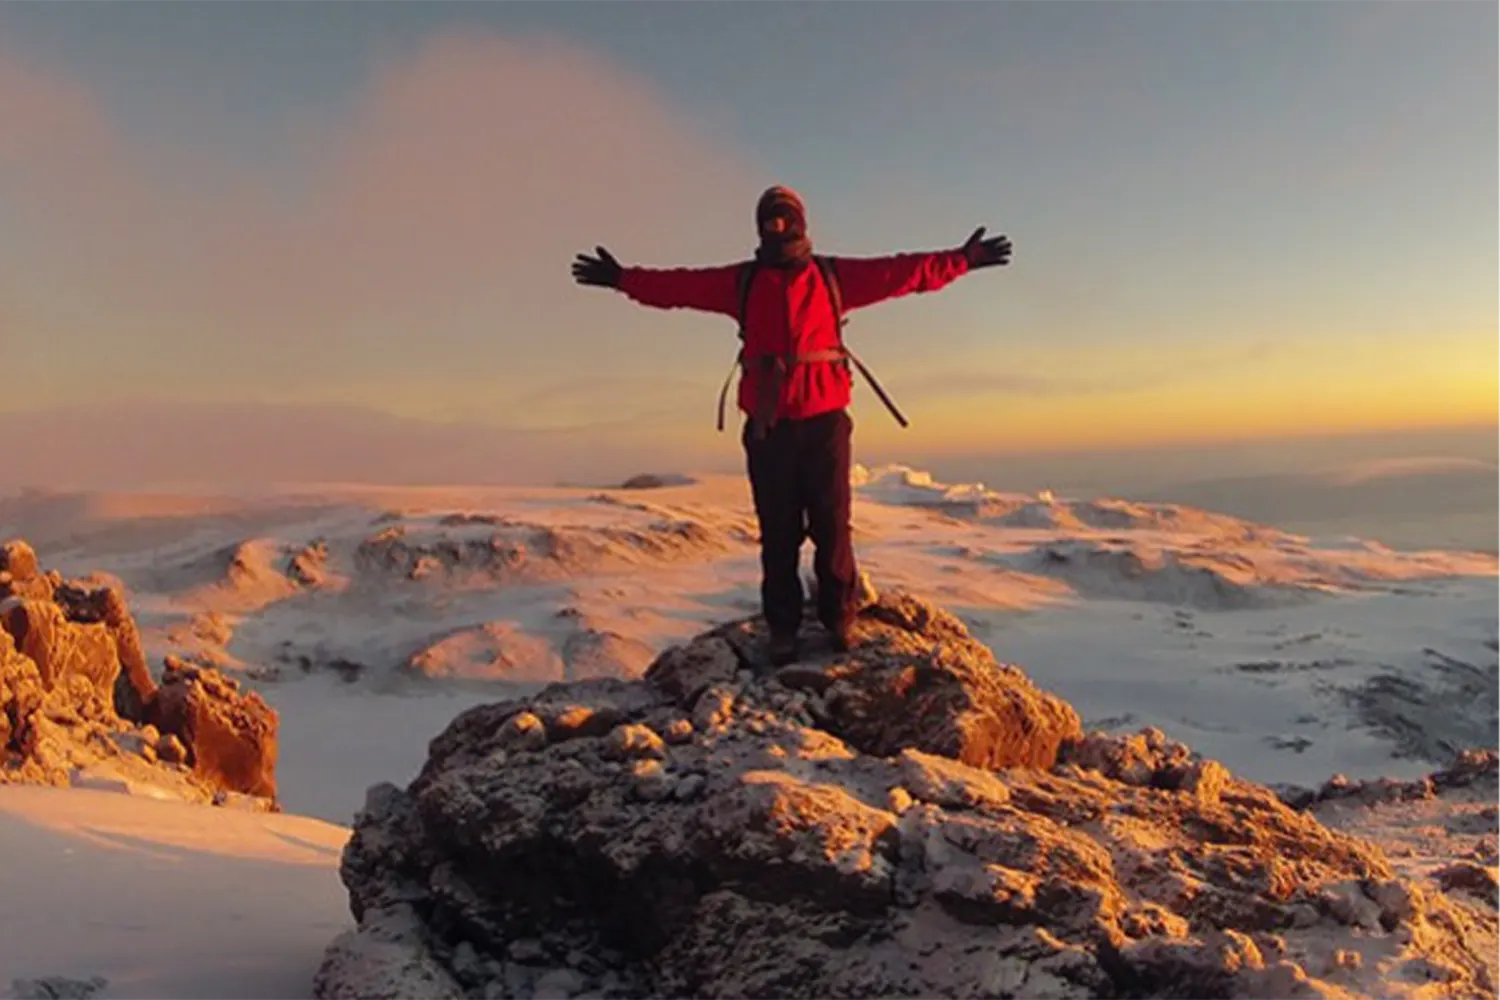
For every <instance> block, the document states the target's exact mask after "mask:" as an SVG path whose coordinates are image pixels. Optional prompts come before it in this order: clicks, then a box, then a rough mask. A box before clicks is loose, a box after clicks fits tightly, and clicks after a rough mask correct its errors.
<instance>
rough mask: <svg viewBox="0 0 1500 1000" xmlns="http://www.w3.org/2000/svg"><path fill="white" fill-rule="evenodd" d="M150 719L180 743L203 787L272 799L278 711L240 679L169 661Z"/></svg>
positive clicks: (205, 668) (274, 783)
mask: <svg viewBox="0 0 1500 1000" xmlns="http://www.w3.org/2000/svg"><path fill="white" fill-rule="evenodd" d="M151 718H152V720H153V721H154V722H155V723H156V726H157V728H158V729H159V730H160V731H162V732H164V733H170V734H172V735H174V736H177V737H178V738H179V739H180V740H181V741H182V744H183V748H184V750H185V756H186V762H187V763H188V764H189V766H190V767H191V768H192V771H193V773H194V774H195V775H197V776H198V777H199V778H200V779H201V780H203V781H204V782H206V783H207V784H209V785H212V786H214V787H216V788H221V789H224V790H225V791H230V792H237V793H239V794H242V795H250V796H255V797H260V798H266V799H275V798H276V727H277V721H278V720H277V716H276V711H275V709H273V708H271V706H270V705H267V704H266V702H265V699H263V698H261V696H260V695H259V694H257V693H255V692H254V691H246V690H242V689H241V687H240V683H239V681H236V680H234V679H233V678H230V677H225V676H224V675H223V674H221V673H219V672H218V671H217V670H214V669H212V668H209V667H199V666H195V665H193V664H189V663H184V662H182V661H180V660H176V659H175V658H168V663H167V671H166V673H165V674H164V675H163V676H162V686H161V692H160V694H159V695H158V696H157V698H156V700H155V702H154V703H153V704H152V706H151Z"/></svg>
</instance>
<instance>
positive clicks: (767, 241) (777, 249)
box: [755, 185, 812, 264]
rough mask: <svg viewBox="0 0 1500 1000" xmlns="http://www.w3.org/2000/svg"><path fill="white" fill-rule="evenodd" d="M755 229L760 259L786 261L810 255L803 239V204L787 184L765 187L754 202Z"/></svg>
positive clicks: (804, 227) (804, 214)
mask: <svg viewBox="0 0 1500 1000" xmlns="http://www.w3.org/2000/svg"><path fill="white" fill-rule="evenodd" d="M755 229H756V232H757V233H759V234H760V249H759V250H758V251H756V256H758V257H759V258H760V259H761V261H762V262H764V263H768V264H787V263H796V262H799V261H804V260H806V259H807V258H808V257H809V256H811V254H812V242H811V241H810V240H809V239H808V238H807V207H806V206H805V205H803V203H802V198H801V196H800V195H798V194H797V192H795V191H793V190H792V189H791V188H789V187H782V186H780V185H778V186H776V187H773V188H768V189H767V190H766V192H765V193H764V194H762V195H761V196H760V201H758V202H756V204H755Z"/></svg>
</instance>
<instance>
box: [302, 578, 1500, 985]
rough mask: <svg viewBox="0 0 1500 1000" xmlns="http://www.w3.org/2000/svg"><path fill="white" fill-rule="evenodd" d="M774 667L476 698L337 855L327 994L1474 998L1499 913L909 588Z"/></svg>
mask: <svg viewBox="0 0 1500 1000" xmlns="http://www.w3.org/2000/svg"><path fill="white" fill-rule="evenodd" d="M857 639H858V644H857V646H856V649H855V650H854V652H852V653H850V654H845V655H842V656H832V655H828V656H822V657H815V658H814V659H813V660H812V661H811V662H807V663H802V664H797V665H795V666H791V667H786V668H782V669H781V670H778V671H774V672H773V671H771V670H769V669H766V668H763V667H762V663H763V662H764V656H763V655H762V654H763V649H762V645H763V642H764V634H763V631H762V626H761V624H760V623H759V622H758V621H753V620H752V621H748V622H740V623H735V624H733V625H729V626H725V627H723V628H720V629H716V630H714V631H712V632H709V633H707V634H705V635H703V636H701V637H699V638H698V639H696V640H694V641H693V642H691V643H689V644H688V645H686V646H683V647H680V648H677V649H673V650H670V651H668V652H666V653H664V654H663V655H662V656H661V657H660V658H659V659H658V661H657V662H656V663H654V664H653V665H652V667H651V669H650V670H649V671H648V673H647V676H646V678H645V679H644V680H641V681H635V682H625V681H620V680H612V679H600V680H592V681H586V682H582V683H577V684H571V685H554V686H552V687H549V688H547V689H545V690H544V691H542V692H541V693H539V694H538V695H536V696H535V697H532V698H527V699H519V700H514V701H508V702H503V703H499V704H492V705H485V706H480V707H477V708H474V709H472V710H470V711H468V712H465V713H463V714H462V715H460V716H458V717H457V718H456V719H454V721H453V722H452V723H451V724H450V725H449V727H448V728H447V729H446V730H445V731H444V732H443V733H442V734H441V735H439V736H438V737H437V738H436V739H435V740H433V742H432V744H431V746H430V755H429V758H428V761H427V763H426V765H425V766H424V768H423V769H422V771H421V773H420V774H419V775H418V777H417V778H416V780H415V781H413V782H412V783H411V785H410V786H409V787H407V788H405V789H401V788H398V787H396V786H394V785H390V784H382V785H377V786H375V787H374V788H372V789H370V792H369V795H368V798H367V801H366V805H365V808H364V810H363V811H362V812H361V813H360V815H359V817H358V819H357V821H356V825H355V830H354V835H353V837H352V838H351V840H350V842H349V844H348V846H347V847H346V849H345V852H344V856H343V861H342V865H341V875H342V878H343V880H344V883H345V885H346V886H347V887H348V889H349V893H350V902H351V909H352V911H353V914H354V916H355V918H356V919H357V920H358V922H359V926H358V928H357V929H356V930H353V931H350V932H347V933H346V934H344V935H342V936H341V937H340V938H339V939H338V940H337V941H336V942H334V944H333V945H332V946H331V947H330V948H329V950H328V953H327V955H326V957H325V961H324V964H323V966H322V968H321V969H320V971H319V973H318V977H317V980H316V983H315V991H316V993H317V994H318V995H319V996H321V997H355V996H359V997H371V996H386V997H397V996H399V997H459V996H469V997H532V996H537V997H540V996H583V995H593V996H605V997H636V996H640V997H644V996H662V997H690V996H691V997H730V996H736V997H737V996H783V997H814V996H817V997H826V996H949V997H956V996H974V997H979V996H994V997H1003V996H1027V997H1032V996H1039V997H1040V996H1050V997H1145V996H1157V997H1172V996H1178V997H1185V996H1192V997H1229V996H1261V997H1273V996H1274V997H1294V996H1308V997H1311V996H1377V995H1378V996H1393V995H1402V994H1409V995H1418V994H1420V995H1422V996H1454V997H1457V996H1471V995H1478V994H1483V993H1493V991H1494V988H1495V983H1494V975H1495V973H1494V969H1493V955H1486V954H1485V953H1484V951H1483V949H1482V948H1480V947H1477V946H1474V945H1472V944H1470V943H1467V942H1468V939H1467V938H1466V934H1467V933H1468V932H1469V931H1470V930H1472V929H1473V928H1474V927H1476V926H1477V925H1479V924H1482V923H1483V922H1484V921H1485V920H1488V921H1489V924H1488V925H1487V926H1488V927H1489V930H1490V933H1491V937H1493V922H1494V921H1493V911H1492V910H1486V909H1485V907H1484V905H1483V904H1482V903H1480V902H1476V901H1474V900H1473V899H1472V898H1471V897H1470V896H1465V897H1463V898H1460V897H1459V896H1457V895H1455V896H1451V897H1450V896H1449V895H1447V894H1446V893H1445V892H1444V891H1443V890H1442V888H1441V887H1440V886H1439V885H1438V884H1437V883H1436V882H1432V881H1426V882H1423V881H1420V880H1416V879H1410V878H1404V877H1399V876H1398V875H1397V874H1395V873H1394V872H1393V869H1392V866H1391V864H1390V863H1389V860H1388V859H1387V858H1386V857H1385V855H1384V854H1383V853H1382V851H1381V850H1380V848H1379V847H1378V846H1376V845H1374V844H1372V843H1370V842H1368V841H1365V840H1360V839H1357V838H1354V837H1351V836H1348V835H1346V834H1343V833H1339V832H1337V831H1334V830H1330V829H1329V828H1327V827H1326V826H1324V825H1323V824H1322V823H1320V822H1319V821H1318V820H1317V819H1316V818H1315V817H1314V816H1313V815H1311V814H1309V813H1307V812H1304V811H1298V810H1295V809H1292V808H1290V807H1288V806H1287V805H1286V804H1284V803H1283V802H1281V801H1280V800H1279V799H1278V798H1277V797H1276V795H1275V794H1274V793H1272V792H1271V791H1270V790H1268V789H1266V788H1264V787H1261V786H1258V785H1254V784H1251V783H1248V782H1245V781H1242V780H1240V779H1237V778H1235V777H1234V776H1233V775H1232V774H1230V773H1228V772H1227V771H1226V770H1225V769H1224V768H1223V767H1222V766H1220V765H1218V764H1217V763H1215V762H1212V761H1205V760H1202V759H1200V758H1198V757H1197V756H1196V755H1194V754H1192V753H1191V752H1190V751H1189V750H1188V749H1187V748H1186V747H1183V746H1181V745H1179V744H1176V743H1173V742H1172V741H1170V740H1168V739H1167V738H1166V737H1165V736H1164V735H1163V734H1161V733H1160V732H1156V731H1147V732H1144V733H1141V734H1138V735H1136V736H1132V737H1128V738H1120V737H1110V736H1104V735H1102V734H1090V735H1085V734H1083V733H1082V732H1081V731H1080V728H1079V724H1078V717H1077V715H1076V713H1074V711H1073V710H1072V708H1071V707H1070V706H1068V705H1067V704H1066V703H1064V702H1062V701H1060V700H1059V699H1057V698H1055V697H1053V696H1052V695H1049V694H1047V693H1045V692H1043V691H1040V690H1038V689H1037V688H1036V687H1035V686H1033V685H1032V684H1031V682H1030V681H1029V680H1028V679H1027V678H1026V677H1025V675H1024V674H1022V673H1021V671H1019V670H1018V669H1016V668H1014V667H1003V666H1000V665H999V664H997V663H996V662H995V661H994V659H993V657H992V656H991V655H990V653H989V651H988V650H987V649H985V647H983V646H982V645H980V644H978V643H976V642H974V641H973V640H971V639H970V638H969V637H968V635H967V633H966V631H965V630H964V628H963V626H962V625H961V624H960V623H959V622H958V621H957V620H956V619H954V618H952V617H951V616H949V615H947V614H946V613H944V612H942V611H940V610H938V609H935V608H932V607H930V606H928V605H926V604H923V603H922V602H920V601H918V600H915V599H913V598H911V597H908V596H902V595H886V596H883V597H882V598H881V599H880V600H879V601H878V603H877V604H875V605H874V606H872V607H871V608H869V609H867V610H866V612H865V614H864V615H863V617H862V619H861V622H860V624H859V626H858V634H857Z"/></svg>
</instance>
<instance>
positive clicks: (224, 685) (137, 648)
mask: <svg viewBox="0 0 1500 1000" xmlns="http://www.w3.org/2000/svg"><path fill="white" fill-rule="evenodd" d="M0 551H3V552H4V558H5V562H6V565H7V567H9V568H8V569H7V571H6V572H7V573H8V574H10V576H9V586H10V587H11V594H10V596H8V597H6V598H5V599H4V600H3V601H0V783H7V782H21V783H28V784H44V785H56V786H68V785H87V786H91V787H101V786H102V787H111V788H123V789H126V790H137V789H139V790H142V791H147V790H149V791H150V792H151V793H153V794H163V793H164V794H168V795H172V796H175V797H179V798H183V799H187V800H189V801H201V802H219V803H226V802H235V803H240V802H243V803H244V804H246V805H248V806H250V807H252V808H274V807H275V797H276V783H275V761H276V727H277V717H276V713H275V712H274V711H272V710H271V708H270V707H269V706H267V705H266V703H265V702H264V701H263V700H262V699H261V698H260V696H259V695H257V694H255V693H254V692H251V691H244V690H241V689H240V686H239V684H238V682H236V681H234V680H232V679H230V678H228V677H225V676H224V675H222V674H220V673H219V672H218V671H215V670H212V669H208V668H199V667H193V666H188V665H186V664H181V663H169V665H168V666H169V669H168V670H167V671H166V673H165V675H164V677H163V683H162V684H161V685H160V686H158V684H157V681H156V679H155V678H154V677H153V676H152V673H151V669H150V666H149V664H148V663H147V661H146V657H145V654H144V652H143V650H142V647H141V638H140V631H139V629H138V628H137V626H136V623H135V620H134V618H133V617H132V616H131V614H130V610H129V608H128V607H127V606H126V602H125V598H124V595H123V594H122V593H121V592H120V591H119V589H118V588H117V587H116V586H113V585H109V584H104V585H97V582H96V581H90V580H63V579H62V578H61V576H60V575H59V574H56V573H51V574H45V575H44V574H42V573H41V570H40V568H39V566H38V565H37V562H36V557H35V554H34V553H33V552H32V551H31V549H30V547H29V546H27V545H26V544H25V543H24V542H18V541H11V542H8V543H6V544H5V545H4V546H3V547H0ZM37 580H45V581H46V586H45V587H36V586H32V584H34V583H35V581H37ZM43 593H45V594H46V595H47V596H38V595H41V594H43ZM169 659H170V658H169Z"/></svg>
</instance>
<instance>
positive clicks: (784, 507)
mask: <svg viewBox="0 0 1500 1000" xmlns="http://www.w3.org/2000/svg"><path fill="white" fill-rule="evenodd" d="M853 435H854V421H853V420H851V419H850V417H849V414H848V412H847V411H845V410H835V411H833V412H832V413H823V414H819V415H818V416H816V417H809V418H807V419H805V420H779V421H777V422H776V424H775V425H774V426H772V427H771V428H770V429H769V430H768V431H767V432H766V434H765V436H764V437H763V438H760V439H757V438H756V436H755V434H754V433H753V431H752V427H751V423H750V422H749V421H747V422H746V424H745V431H744V445H745V455H746V458H747V460H748V464H749V468H750V490H751V493H752V495H753V496H754V498H755V515H756V517H757V518H758V519H759V521H760V566H761V584H760V597H761V607H762V609H763V611H764V613H765V616H766V622H767V624H769V625H770V628H771V634H772V635H773V636H783V637H790V636H793V635H796V634H797V629H798V627H799V626H800V625H801V622H802V603H803V600H804V595H803V592H802V579H801V576H800V575H799V574H798V562H799V559H800V556H801V551H802V540H803V538H804V537H811V538H812V542H813V546H814V549H815V551H814V558H813V568H814V571H815V573H816V578H817V581H818V620H819V621H821V622H822V623H823V625H824V626H826V627H827V628H829V629H833V630H837V629H841V628H843V627H844V626H845V625H847V624H848V620H849V618H850V617H851V612H852V609H853V607H854V601H855V581H856V571H855V564H854V541H853V539H852V537H851V531H850V524H849V521H850V492H851V491H850V486H849V458H850V446H851V443H852V439H853Z"/></svg>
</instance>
